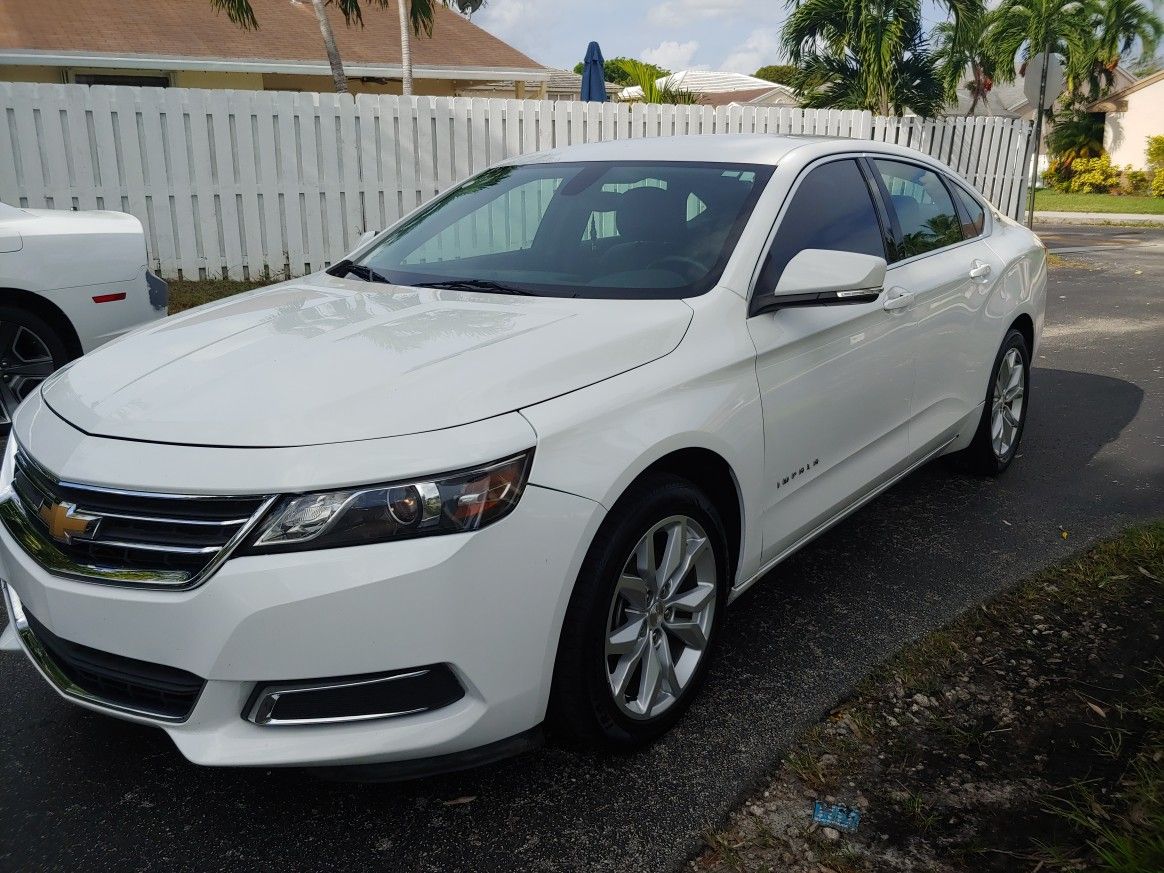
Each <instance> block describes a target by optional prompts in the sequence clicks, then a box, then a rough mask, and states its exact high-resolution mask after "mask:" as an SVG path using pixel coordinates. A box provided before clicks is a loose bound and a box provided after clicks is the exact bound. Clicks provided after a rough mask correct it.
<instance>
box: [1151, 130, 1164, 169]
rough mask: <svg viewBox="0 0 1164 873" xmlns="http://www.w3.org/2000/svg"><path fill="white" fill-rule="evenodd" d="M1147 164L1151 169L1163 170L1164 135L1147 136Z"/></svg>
mask: <svg viewBox="0 0 1164 873" xmlns="http://www.w3.org/2000/svg"><path fill="white" fill-rule="evenodd" d="M1147 152H1148V166H1149V167H1150V168H1152V169H1153V170H1164V136H1150V137H1148V149H1147Z"/></svg>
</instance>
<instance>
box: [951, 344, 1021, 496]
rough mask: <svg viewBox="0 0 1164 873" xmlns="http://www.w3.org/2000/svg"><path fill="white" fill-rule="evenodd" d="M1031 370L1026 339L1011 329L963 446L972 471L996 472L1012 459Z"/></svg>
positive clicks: (1007, 464)
mask: <svg viewBox="0 0 1164 873" xmlns="http://www.w3.org/2000/svg"><path fill="white" fill-rule="evenodd" d="M1030 372H1031V353H1030V350H1029V349H1028V348H1027V341H1026V339H1025V338H1024V337H1023V335H1022V334H1021V333H1020V332H1019V331H1017V330H1013V329H1012V330H1011V331H1010V332H1009V333H1008V334H1007V335H1006V338H1005V339H1004V340H1003V341H1002V346H1001V347H1000V348H999V350H998V355H997V356H996V357H995V360H994V367H993V369H992V370H991V372H990V384H989V386H988V388H987V391H986V403H985V405H984V407H983V409H982V418H981V420H980V421H979V423H978V430H977V431H976V432H975V434H974V440H973V442H971V443H970V446H969V448H967V449H966V459H967V461H968V462H969V463H970V466H971V467H972V468H973V469H974V470H975V471H977V472H979V473H983V474H986V475H988V476H997V475H999V474H1000V473H1002V472H1003V471H1004V470H1005V469H1006V468H1007V467H1009V466H1010V462H1011V461H1013V460H1014V456H1015V454H1016V453H1017V452H1018V447H1019V441H1020V440H1021V439H1022V436H1023V428H1024V427H1025V425H1026V421H1027V409H1028V407H1029V403H1028V394H1029V392H1030Z"/></svg>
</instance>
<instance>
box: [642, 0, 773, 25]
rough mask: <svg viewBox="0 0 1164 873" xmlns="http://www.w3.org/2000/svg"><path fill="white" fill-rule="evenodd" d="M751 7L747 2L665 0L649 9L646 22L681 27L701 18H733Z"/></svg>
mask: <svg viewBox="0 0 1164 873" xmlns="http://www.w3.org/2000/svg"><path fill="white" fill-rule="evenodd" d="M752 6H753V4H752V3H751V2H749V0H666V2H663V3H660V4H658V5H657V6H653V7H651V11H650V12H648V13H647V20H648V21H650V22H651V24H657V25H660V26H663V27H674V26H682V25H684V24H690V23H691V22H692V21H695V20H697V19H701V18H723V17H734V16H735V15H738V14H739V13H742V12H743V11H744V10H745V9H748V8H750V7H752Z"/></svg>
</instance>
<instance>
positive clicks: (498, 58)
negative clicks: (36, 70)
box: [0, 0, 542, 70]
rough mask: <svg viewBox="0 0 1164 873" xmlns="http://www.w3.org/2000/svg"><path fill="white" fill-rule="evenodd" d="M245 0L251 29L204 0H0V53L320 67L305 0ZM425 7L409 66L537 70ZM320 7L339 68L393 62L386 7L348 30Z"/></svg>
mask: <svg viewBox="0 0 1164 873" xmlns="http://www.w3.org/2000/svg"><path fill="white" fill-rule="evenodd" d="M251 5H252V6H253V8H254V10H255V16H256V17H257V18H258V21H259V30H258V31H257V32H250V31H245V30H243V29H242V28H240V27H238V26H236V25H235V24H233V23H232V22H231V21H230V20H229V19H228V18H227V17H226V16H225V15H223V14H220V13H218V12H216V11H215V10H214V9H213V8H211V6H210V2H209V0H3V2H0V56H3V55H5V54H11V53H13V52H15V51H20V52H29V51H32V52H41V53H45V54H67V53H78V54H81V55H114V56H118V57H122V56H127V55H128V56H131V60H142V61H146V60H148V59H149V58H150V57H159V56H160V57H166V58H174V57H182V58H194V59H204V60H205V59H243V60H246V61H258V62H264V61H266V62H272V63H280V62H281V63H286V62H297V61H298V62H308V63H320V62H322V63H324V64H326V62H327V57H326V55H325V53H324V50H323V42H322V40H321V39H320V36H319V25H318V23H317V22H316V20H315V13H314V12H313V10H312V7H311V3H310V2H298V0H251ZM434 5H435V7H436V27H435V29H434V32H433V36H432V38H431V39H429V38H427V37H424V36H421V37H417V38H414V39H413V41H412V58H413V63H414V64H415V65H417V66H418V67H419V66H426V67H450V68H453V69H463V68H488V67H497V68H502V69H507V70H508V69H514V68H517V69H533V70H540V69H542V66H541V64H539V63H537V62H536V61H534V60H531V59H530V58H528V57H526V56H525V55H523V54H522V53H521V52H519V51H518V50H517V49H515V48H513V47H512V46H510V45H508V44H507V43H504V42H502V41H501V40H500V39H498V38H497V37H495V36H493V35H492V34H490V33H488V32H486V31H485V30H482V29H481V28H480V27H477V26H476V25H475V24H473V23H471V22H470V21H469V20H468V19H466V18H464V17H462V16H461V15H458V14H457V13H455V12H453V11H452V10H450V9H447V8H446V7H445V6H444V5H443V4H442V3H436V4H434ZM327 9H328V16H329V17H330V18H331V21H332V26H333V28H334V30H335V35H336V43H337V45H338V47H339V50H340V56H341V57H342V58H343V60H344V64H345V65H348V64H351V65H354V66H361V67H375V66H377V65H384V66H393V65H395V66H399V64H400V62H401V57H400V24H399V18H398V16H397V12H396V9H395V8H394V6H390V7H389V8H386V9H380V8H375V7H372V8H369V7H367V6H365V7H364V26H363V27H359V26H358V25H357V26H353V27H347V26H346V25H345V24H344V21H343V17H342V16H341V15H340V14H339V13H338V12H337V11H336V9H335V7H334V6H332V5H329V6H328V7H327ZM127 65H129V64H127ZM143 66H146V64H144V63H143Z"/></svg>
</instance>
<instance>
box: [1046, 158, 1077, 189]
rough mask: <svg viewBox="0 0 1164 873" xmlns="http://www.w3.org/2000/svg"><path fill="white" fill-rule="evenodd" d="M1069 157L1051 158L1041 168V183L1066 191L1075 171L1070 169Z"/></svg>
mask: <svg viewBox="0 0 1164 873" xmlns="http://www.w3.org/2000/svg"><path fill="white" fill-rule="evenodd" d="M1071 165H1072V161H1071V159H1070V158H1052V159H1051V163H1050V164H1048V165H1047V169H1045V170H1043V184H1044V185H1046V186H1047V187H1048V188H1051V189H1053V190H1055V191H1064V192H1065V191H1067V188H1068V186H1069V185H1070V184H1071V178H1072V177H1073V176H1074V175H1075V173H1074V172H1073V171H1072V169H1071Z"/></svg>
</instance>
